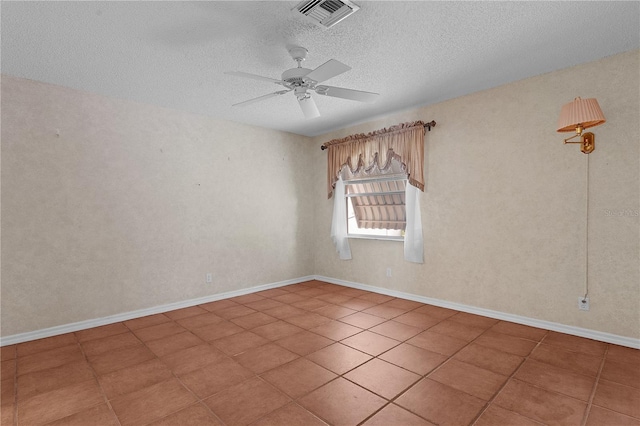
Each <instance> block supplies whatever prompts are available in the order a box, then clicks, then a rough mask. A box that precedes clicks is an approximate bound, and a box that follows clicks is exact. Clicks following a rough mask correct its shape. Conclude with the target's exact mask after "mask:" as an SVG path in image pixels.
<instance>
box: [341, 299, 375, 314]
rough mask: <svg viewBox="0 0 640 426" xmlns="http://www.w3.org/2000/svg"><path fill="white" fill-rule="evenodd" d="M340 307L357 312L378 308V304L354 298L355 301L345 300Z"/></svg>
mask: <svg viewBox="0 0 640 426" xmlns="http://www.w3.org/2000/svg"><path fill="white" fill-rule="evenodd" d="M339 305H340V306H344V307H345V308H349V309H353V310H356V311H363V310H365V309H368V308H370V307H372V306H376V305H377V303H375V302H371V301H370V300H363V299H358V298H357V297H354V298H353V299H349V300H345V301H344V302H342V303H339Z"/></svg>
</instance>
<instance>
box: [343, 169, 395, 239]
mask: <svg viewBox="0 0 640 426" xmlns="http://www.w3.org/2000/svg"><path fill="white" fill-rule="evenodd" d="M406 179H407V176H406V175H400V176H395V177H391V176H389V177H384V178H377V179H376V178H369V179H358V180H351V181H346V182H345V189H346V190H345V198H346V202H347V235H348V236H349V237H350V238H379V239H389V240H398V241H402V240H403V239H404V229H405V227H406V224H407V216H406V212H405V199H404V198H405V185H406V182H407V180H406Z"/></svg>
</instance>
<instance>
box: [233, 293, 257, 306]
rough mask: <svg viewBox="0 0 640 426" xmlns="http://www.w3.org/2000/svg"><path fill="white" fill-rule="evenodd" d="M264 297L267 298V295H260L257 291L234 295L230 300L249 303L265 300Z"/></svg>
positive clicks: (244, 303)
mask: <svg viewBox="0 0 640 426" xmlns="http://www.w3.org/2000/svg"><path fill="white" fill-rule="evenodd" d="M264 299H265V297H263V296H259V295H258V294H256V293H249V294H244V295H242V296H236V297H232V298H230V299H229V300H231V301H232V302H236V303H241V304H243V305H246V304H247V303H251V302H257V301H259V300H264Z"/></svg>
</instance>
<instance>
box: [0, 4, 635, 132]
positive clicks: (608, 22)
mask: <svg viewBox="0 0 640 426" xmlns="http://www.w3.org/2000/svg"><path fill="white" fill-rule="evenodd" d="M354 1H355V3H356V4H358V5H359V6H360V7H361V9H360V10H359V11H358V12H356V13H355V14H353V15H351V16H350V17H348V18H347V19H345V20H344V21H342V22H340V23H338V24H337V25H336V26H334V27H332V28H330V29H326V30H325V29H321V28H319V27H317V26H315V25H313V24H312V23H309V22H308V21H306V20H304V19H302V17H300V16H298V15H295V14H294V13H293V12H291V9H292V8H293V7H294V6H295V5H296V4H297V3H298V2H295V1H294V2H289V1H262V2H244V1H231V2H133V1H131V2H98V1H88V2H53V1H51V2H7V1H3V2H2V5H1V13H2V27H1V30H2V62H1V66H2V73H5V74H9V75H14V76H18V77H24V78H29V79H33V80H39V81H44V82H48V83H53V84H58V85H62V86H67V87H72V88H76V89H81V90H84V91H88V92H92V93H98V94H102V95H107V96H111V97H116V98H122V99H130V100H134V101H139V102H144V103H148V104H155V105H160V106H164V107H169V108H174V109H180V110H185V111H189V112H193V113H198V114H203V115H207V116H212V117H216V118H221V119H227V120H233V121H238V122H243V123H248V124H252V125H257V126H262V127H268V128H274V129H279V130H284V131H289V132H294V133H298V134H302V135H308V136H312V135H317V134H321V133H324V132H327V131H330V130H333V129H337V128H341V127H345V126H348V125H351V124H354V123H357V122H361V121H365V120H367V119H370V118H372V117H375V116H379V115H383V114H388V113H391V112H394V111H399V110H404V109H408V108H411V107H415V106H419V105H428V104H433V103H436V102H440V101H443V100H446V99H451V98H454V97H457V96H461V95H464V94H468V93H471V92H475V91H478V90H483V89H487V88H490V87H495V86H498V85H501V84H504V83H507V82H510V81H515V80H520V79H523V78H526V77H530V76H533V75H538V74H542V73H545V72H549V71H553V70H556V69H560V68H565V67H569V66H573V65H576V64H580V63H584V62H589V61H592V60H596V59H599V58H602V57H605V56H609V55H612V54H615V53H619V52H623V51H628V50H632V49H637V48H638V47H639V44H640V20H639V18H638V17H639V16H640V2H637V1H633V2H608V1H602V2H600V1H593V2H444V1H442V2H440V1H437V2H426V1H425V2H419V1H413V2H405V1H388V2H372V1H362V0H354ZM292 45H300V46H304V47H306V48H307V49H308V50H309V55H308V57H307V60H306V61H305V62H304V63H303V65H304V66H305V67H306V68H311V69H313V68H316V67H317V66H319V65H321V64H323V63H324V62H326V61H327V60H329V59H332V58H333V59H337V60H339V61H341V62H343V63H345V64H347V65H349V66H351V67H352V70H351V71H348V72H346V73H344V74H342V75H339V76H337V77H335V78H333V79H330V80H328V81H327V82H326V84H329V85H333V86H340V87H347V88H352V89H357V90H364V91H371V92H378V93H380V94H381V96H380V97H379V98H378V100H377V101H376V102H374V103H371V104H364V103H359V102H354V101H349V100H344V99H336V98H328V97H321V96H315V99H316V102H317V105H318V108H319V110H320V112H321V114H322V116H321V117H319V118H314V119H305V118H304V116H303V115H302V112H301V111H300V109H299V107H298V104H297V102H296V100H295V97H294V95H293V93H287V94H286V95H283V96H278V97H275V98H270V99H268V100H265V101H263V102H259V103H255V104H251V105H249V106H246V107H243V108H239V107H232V106H231V105H232V104H234V103H238V102H241V101H245V100H248V99H251V98H254V97H257V96H261V95H265V94H267V93H270V92H274V91H276V90H279V88H280V89H281V87H280V86H277V85H274V84H272V83H268V82H263V81H255V80H246V79H242V78H239V77H235V76H230V75H225V74H224V71H244V72H249V73H254V74H259V75H263V76H266V77H272V78H280V75H281V73H282V72H283V71H284V70H286V69H288V68H293V67H294V66H295V65H296V64H295V62H294V61H293V60H292V59H291V57H290V56H289V54H288V52H287V46H292ZM636 89H637V88H636ZM576 95H581V96H589V93H588V89H587V90H586V91H585V93H581V94H576ZM424 118H425V119H431V118H433V117H424Z"/></svg>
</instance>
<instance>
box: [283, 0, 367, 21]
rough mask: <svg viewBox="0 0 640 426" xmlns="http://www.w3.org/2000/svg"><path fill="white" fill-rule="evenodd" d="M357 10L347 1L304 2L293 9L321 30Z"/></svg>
mask: <svg viewBox="0 0 640 426" xmlns="http://www.w3.org/2000/svg"><path fill="white" fill-rule="evenodd" d="M358 9H360V7H359V6H357V5H355V4H353V3H352V2H350V1H348V0H305V1H303V2H302V3H300V4H298V5H297V6H296V7H294V8H293V10H294V11H297V12H299V13H301V14H303V15H304V16H306V17H307V18H308V19H310V20H311V21H312V22H314V23H315V24H316V25H319V26H321V27H323V28H330V27H332V26H334V25H335V24H337V23H338V22H340V21H342V20H343V19H344V18H346V17H347V16H349V15H351V14H353V13H354V12H356V11H357V10H358Z"/></svg>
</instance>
